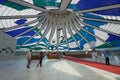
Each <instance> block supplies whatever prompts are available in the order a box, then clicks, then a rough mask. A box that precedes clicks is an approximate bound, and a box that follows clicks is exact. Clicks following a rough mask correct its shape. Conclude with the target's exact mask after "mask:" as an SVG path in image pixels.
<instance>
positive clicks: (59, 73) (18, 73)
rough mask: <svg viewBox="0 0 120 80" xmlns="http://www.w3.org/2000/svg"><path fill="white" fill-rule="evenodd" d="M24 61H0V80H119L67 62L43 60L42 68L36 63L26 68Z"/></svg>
mask: <svg viewBox="0 0 120 80" xmlns="http://www.w3.org/2000/svg"><path fill="white" fill-rule="evenodd" d="M26 63H27V61H26V59H25V58H24V57H23V58H16V59H9V60H1V61H0V80H120V75H118V74H114V73H110V72H107V71H104V70H100V69H97V68H93V67H90V66H86V65H83V64H78V63H76V62H72V61H69V60H56V59H50V60H49V59H46V58H45V59H44V60H43V67H36V65H37V63H38V61H36V60H34V61H32V63H31V66H30V67H31V68H30V69H27V68H26Z"/></svg>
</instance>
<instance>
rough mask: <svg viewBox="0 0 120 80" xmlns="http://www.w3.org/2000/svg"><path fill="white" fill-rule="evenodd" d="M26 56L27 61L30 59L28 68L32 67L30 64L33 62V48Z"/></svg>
mask: <svg viewBox="0 0 120 80" xmlns="http://www.w3.org/2000/svg"><path fill="white" fill-rule="evenodd" d="M26 58H27V61H28V63H27V66H26V67H27V68H30V64H31V60H32V59H31V58H32V50H30V51H29V52H28V53H27V54H26Z"/></svg>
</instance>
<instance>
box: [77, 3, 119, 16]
mask: <svg viewBox="0 0 120 80" xmlns="http://www.w3.org/2000/svg"><path fill="white" fill-rule="evenodd" d="M115 8H120V4H113V5H109V6H103V7H98V8H93V9H86V10H81V11H76V13H79V14H80V13H90V12H96V11H103V10H109V9H115Z"/></svg>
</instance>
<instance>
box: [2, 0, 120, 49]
mask: <svg viewBox="0 0 120 80" xmlns="http://www.w3.org/2000/svg"><path fill="white" fill-rule="evenodd" d="M0 31H3V32H4V33H6V34H8V35H10V36H12V37H15V38H16V39H17V47H16V49H18V50H19V49H33V50H65V51H68V50H84V49H90V48H119V47H120V0H0Z"/></svg>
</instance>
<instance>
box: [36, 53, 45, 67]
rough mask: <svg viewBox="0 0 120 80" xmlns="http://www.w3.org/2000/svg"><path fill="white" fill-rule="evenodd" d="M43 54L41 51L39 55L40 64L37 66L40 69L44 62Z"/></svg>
mask: <svg viewBox="0 0 120 80" xmlns="http://www.w3.org/2000/svg"><path fill="white" fill-rule="evenodd" d="M43 57H44V55H43V52H42V51H41V52H40V54H39V63H38V64H37V67H38V66H39V65H40V67H42V60H43Z"/></svg>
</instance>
